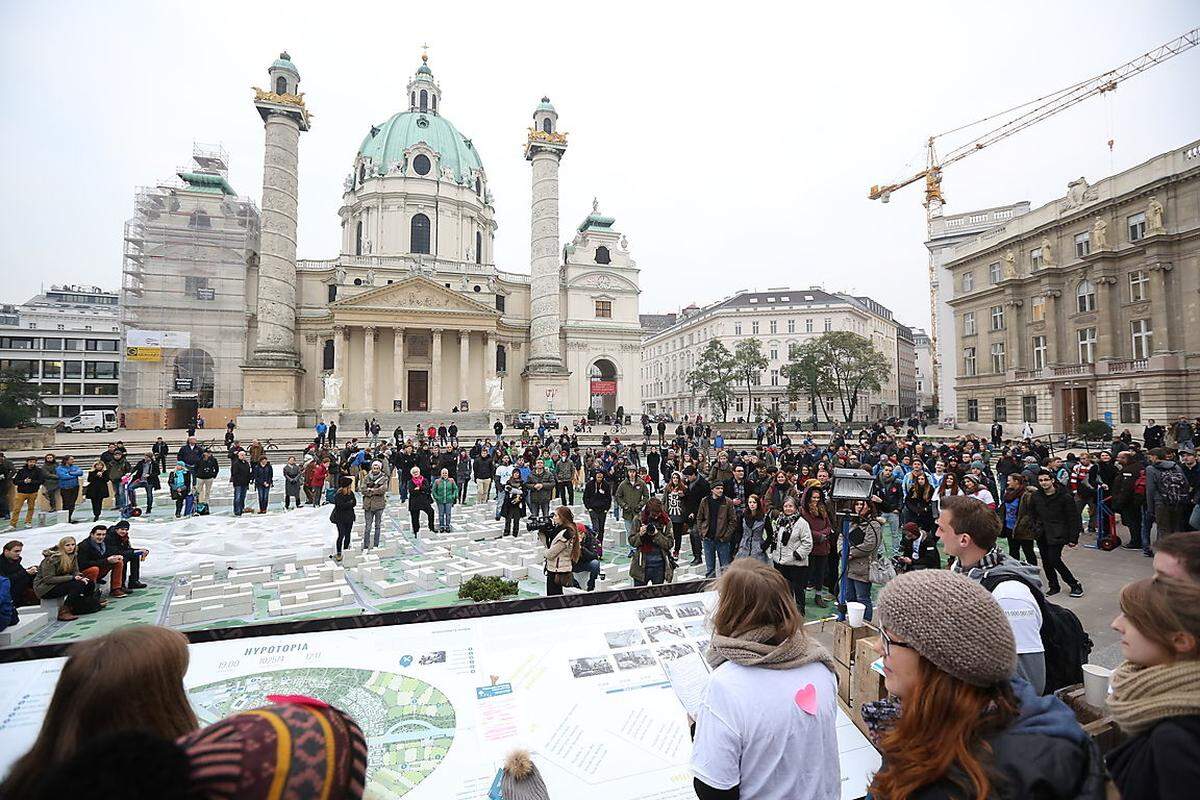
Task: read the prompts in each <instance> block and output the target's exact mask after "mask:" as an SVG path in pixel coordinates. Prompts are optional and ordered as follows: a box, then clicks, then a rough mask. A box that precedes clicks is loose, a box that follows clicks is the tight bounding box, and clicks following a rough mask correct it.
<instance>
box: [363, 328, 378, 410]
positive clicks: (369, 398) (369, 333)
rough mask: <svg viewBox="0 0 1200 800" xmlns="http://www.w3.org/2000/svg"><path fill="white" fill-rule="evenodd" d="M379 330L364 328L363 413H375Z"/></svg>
mask: <svg viewBox="0 0 1200 800" xmlns="http://www.w3.org/2000/svg"><path fill="white" fill-rule="evenodd" d="M378 338H379V330H378V329H377V328H376V327H375V326H374V325H368V326H366V327H365V328H363V411H366V412H368V413H374V411H375V340H376V339H378Z"/></svg>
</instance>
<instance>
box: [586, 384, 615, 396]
mask: <svg viewBox="0 0 1200 800" xmlns="http://www.w3.org/2000/svg"><path fill="white" fill-rule="evenodd" d="M616 393H617V382H616V381H592V396H593V397H595V396H596V395H605V394H614V395H615V394H616Z"/></svg>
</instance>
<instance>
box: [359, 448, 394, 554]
mask: <svg viewBox="0 0 1200 800" xmlns="http://www.w3.org/2000/svg"><path fill="white" fill-rule="evenodd" d="M387 488H388V475H387V473H386V472H384V471H383V462H381V461H379V460H378V459H376V460H375V461H372V462H371V468H370V469H369V470H368V471H367V474H366V475H364V476H363V478H362V496H363V503H362V507H363V548H362V549H363V550H367V549H369V548H371V547H379V529H380V526H381V525H382V524H383V509H384V508H386V507H387ZM372 527H374V528H375V538H374V539H372V538H371V528H372Z"/></svg>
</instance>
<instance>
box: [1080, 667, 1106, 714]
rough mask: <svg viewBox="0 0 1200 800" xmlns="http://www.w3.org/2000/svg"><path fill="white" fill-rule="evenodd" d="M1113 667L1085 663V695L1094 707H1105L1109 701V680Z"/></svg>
mask: <svg viewBox="0 0 1200 800" xmlns="http://www.w3.org/2000/svg"><path fill="white" fill-rule="evenodd" d="M1111 675H1112V670H1111V669H1105V668H1104V667H1101V666H1099V665H1097V664H1084V665H1083V696H1084V698H1085V699H1086V700H1087V704H1088V705H1089V706H1092V707H1093V708H1104V705H1105V703H1107V702H1108V680H1109V677H1110V676H1111Z"/></svg>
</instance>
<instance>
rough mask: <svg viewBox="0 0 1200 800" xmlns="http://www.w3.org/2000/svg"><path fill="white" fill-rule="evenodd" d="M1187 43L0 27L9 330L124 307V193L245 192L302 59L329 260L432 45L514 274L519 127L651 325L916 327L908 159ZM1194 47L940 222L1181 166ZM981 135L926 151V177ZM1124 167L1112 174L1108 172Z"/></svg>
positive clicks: (1015, 33)
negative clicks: (541, 137) (611, 228)
mask: <svg viewBox="0 0 1200 800" xmlns="http://www.w3.org/2000/svg"><path fill="white" fill-rule="evenodd" d="M1197 25H1200V6H1198V5H1197V4H1196V2H1195V0H1178V1H1177V2H1167V1H1166V0H1160V1H1157V2H1144V3H1138V4H1130V3H1128V2H1111V1H1110V0H1087V1H1086V2H1078V1H1077V0H1061V1H1060V2H1053V3H1047V2H1045V1H1044V0H1040V2H1026V1H1025V0H1014V2H1007V3H1004V4H995V3H962V2H923V3H920V4H917V3H881V2H880V3H876V2H859V3H842V4H816V3H786V4H785V3H778V2H770V3H760V2H752V1H751V0H746V1H745V2H741V3H738V4H735V5H730V4H726V3H720V4H716V3H713V4H709V3H703V2H692V3H678V2H669V3H668V2H660V3H646V2H640V3H632V2H629V3H627V2H621V1H620V0H610V2H605V3H601V4H596V3H586V4H585V3H561V4H557V5H555V6H553V7H552V6H548V5H545V4H537V3H534V4H530V3H514V2H507V1H506V0H493V2H488V3H475V2H469V1H467V0H460V1H459V2H456V3H453V4H447V3H439V4H424V5H413V4H407V3H373V2H366V1H365V0H362V1H360V2H356V3H347V4H330V3H307V2H293V3H286V4H285V3H256V2H246V1H245V0H242V2H236V3H235V2H224V0H206V1H205V2H202V3H196V2H187V3H180V2H173V0H159V2H146V3H143V2H121V0H114V2H112V3H96V2H67V1H65V0H60V1H58V2H53V3H49V2H34V1H33V0H26V1H24V2H16V1H15V0H0V108H3V113H2V114H0V275H3V276H4V280H3V284H2V291H0V302H5V303H20V302H24V301H25V300H27V299H29V297H31V296H33V295H34V294H36V293H37V292H38V291H39V290H40V288H41V287H42V286H43V285H49V284H50V283H79V284H96V285H99V286H102V287H107V288H112V289H115V288H116V287H118V286H119V284H120V264H121V257H120V253H121V235H122V224H123V222H124V220H125V219H127V218H128V217H129V216H131V214H132V210H133V198H134V192H135V190H136V188H137V187H139V186H143V185H153V184H155V183H157V182H158V181H160V180H162V179H164V178H169V177H171V176H173V174H174V173H175V171H176V170H177V169H178V168H180V167H182V166H185V165H186V164H188V163H189V160H190V157H191V152H192V144H193V142H202V143H219V144H220V145H221V146H223V147H224V148H225V149H226V150H227V151H228V152H229V154H230V161H231V174H230V179H231V182H232V184H233V185H234V188H235V189H236V190H237V191H238V193H239V194H242V195H245V196H249V197H251V198H253V199H255V200H256V201H258V200H259V199H260V198H261V191H262V123H261V121H260V119H259V116H258V114H257V112H256V111H255V110H254V107H253V104H252V95H253V92H252V89H251V86H253V85H257V86H264V87H265V86H267V76H266V67H267V66H268V65H269V64H270V63H271V61H272V60H274V58H275V57H276V55H277V54H278V53H279V51H280V50H283V49H286V50H288V51H289V53H290V54H291V56H292V58H293V60H294V62H295V63H296V65H297V66H298V68H299V70H300V74H301V90H302V91H304V92H305V94H306V98H305V99H306V101H307V104H308V107H309V109H310V110H311V111H312V112H313V114H314V115H315V116H314V119H313V126H312V130H311V131H309V132H307V133H305V134H303V136H302V138H301V149H300V219H299V226H300V227H299V255H300V257H301V258H330V257H333V256H335V255H336V254H337V250H338V247H339V243H340V235H339V221H338V217H337V209H338V206H339V205H340V202H341V192H342V181H343V179H344V177H345V175H346V174H347V173H348V172H349V170H350V168H351V162H352V161H353V158H354V156H355V154H356V152H357V148H358V145H359V143H360V142H361V141H362V138H363V136H364V135H365V134H366V132H367V130H368V128H369V127H370V125H372V124H375V123H379V122H381V121H384V120H386V119H387V118H388V117H389V116H391V115H392V114H393V113H396V112H397V111H401V110H404V108H405V107H406V103H405V98H404V94H405V91H404V87H405V85H406V83H407V82H408V79H409V77H410V76H411V74H412V72H413V70H414V69H415V68H416V67H417V66H418V64H419V63H420V54H421V46H422V44H424V43H428V45H429V50H428V52H429V64H430V67H431V68H432V69H433V71H434V75H435V77H436V78H437V80H438V82H439V83H440V85H441V88H442V92H443V98H442V111H443V113H444V115H445V116H446V117H447V118H448V119H449V120H450V121H451V122H453V123H454V125H455V126H456V127H457V128H458V129H459V130H460V131H461V132H462V133H463V134H464V135H465V136H467V137H470V138H471V139H473V140H474V143H475V146H476V148H477V150H478V152H479V153H480V154H481V156H482V158H483V164H484V168H485V170H486V172H487V175H488V177H489V182H490V185H491V188H492V191H493V193H494V195H495V207H496V216H497V220H498V221H499V230H498V231H497V234H496V236H497V239H496V261H497V264H498V266H499V267H500V268H501V269H504V270H506V271H510V272H525V273H527V272H528V271H529V195H530V175H529V165H528V164H527V163H526V162H525V161H524V159H523V156H522V146H523V141H524V138H525V133H526V130H527V128H528V126H529V125H530V117H531V114H532V112H533V109H534V107H535V106H536V105H537V102H538V100H539V99H540V97H541V96H542V95H544V94H545V95H549V96H550V98H551V99H552V101H553V102H554V105H555V107H556V108H557V110H558V112H559V117H560V118H559V126H560V129H561V130H564V131H566V132H568V134H569V137H570V138H569V141H570V145H569V149H568V151H567V154H566V156H565V158H564V161H563V164H562V169H561V174H560V177H561V193H562V194H561V204H560V208H561V213H562V236H563V239H564V242H565V241H566V240H568V239H569V238H570V235H571V234H572V233H573V230H574V228H575V226H576V225H577V224H578V223H579V222H580V221H581V220H582V219H583V217H584V216H586V215H587V213H588V212H589V211H590V209H591V202H592V198H593V197H596V198H598V200H599V203H600V209H601V211H602V212H604V213H605V214H608V215H611V216H613V217H615V218H616V228H617V229H619V230H620V231H622V232H623V233H625V234H626V235H627V236H628V238H629V241H630V247H631V253H632V255H633V257H634V258H635V259H636V261H637V264H638V266H639V267H640V270H641V272H640V281H641V287H642V296H641V311H642V312H643V313H657V312H667V311H674V310H678V309H679V308H681V307H683V306H686V305H688V304H689V303H692V302H695V303H698V304H704V303H707V302H712V301H714V300H717V299H720V298H722V297H724V296H727V295H729V294H731V293H732V292H734V291H736V290H738V289H766V288H768V287H779V286H788V287H807V286H815V285H820V286H822V287H824V288H825V289H827V290H833V291H853V292H855V293H860V294H868V295H870V296H872V297H874V298H875V299H876V300H878V301H879V302H881V303H883V304H884V305H886V306H888V307H889V308H891V309H892V310H893V311H894V312H895V314H896V316H897V318H898V319H899V320H900V321H901V322H904V323H906V324H909V325H913V326H915V327H925V328H927V327H928V319H929V306H928V287H927V283H926V280H927V272H926V264H927V252H926V250H925V248H924V244H923V242H924V238H925V236H924V234H925V220H924V210H923V208H922V206H921V200H922V193H921V190H920V187H919V186H917V185H915V186H912V187H909V188H908V189H906V190H903V191H900V192H897V193H896V194H894V195H893V196H892V198H891V202H890V203H888V204H886V205H885V204H881V203H879V202H875V201H871V200H869V199H868V198H867V192H868V189H869V187H870V186H871V185H872V184H877V183H878V184H882V183H891V182H894V181H896V180H898V179H900V178H902V177H907V176H908V175H910V174H912V173H914V172H915V171H917V170H919V169H921V168H923V167H924V163H925V162H924V159H925V154H924V145H925V141H926V139H927V138H928V137H929V136H930V135H932V134H937V133H939V132H941V131H946V130H950V129H953V128H956V127H958V126H959V125H962V124H964V123H966V122H970V121H973V120H976V119H979V118H982V117H986V116H989V115H991V114H994V113H996V112H998V111H1002V110H1003V109H1006V108H1009V107H1011V106H1014V105H1017V104H1019V103H1023V102H1025V101H1027V100H1031V99H1033V98H1036V97H1039V96H1042V95H1045V94H1047V93H1049V92H1052V91H1054V90H1057V89H1059V88H1062V87H1064V86H1067V85H1070V84H1073V83H1075V82H1077V81H1079V80H1082V79H1084V78H1087V77H1090V76H1092V75H1095V74H1099V73H1101V72H1104V71H1105V70H1107V69H1109V68H1111V67H1114V66H1117V65H1118V64H1121V63H1124V62H1125V61H1128V60H1130V59H1131V58H1133V57H1135V56H1137V55H1139V54H1140V53H1142V52H1144V51H1147V50H1150V49H1152V48H1154V47H1157V46H1158V45H1160V44H1163V43H1165V42H1167V41H1169V40H1171V39H1173V38H1175V37H1177V36H1179V35H1181V34H1182V33H1184V32H1185V31H1187V30H1189V29H1191V28H1193V27H1195V26H1197ZM1198 77H1200V47H1198V48H1194V49H1193V50H1191V51H1189V52H1187V53H1185V54H1183V55H1180V56H1178V57H1176V58H1175V59H1173V60H1171V61H1169V62H1167V63H1164V64H1162V65H1160V66H1157V67H1156V68H1154V69H1152V70H1150V71H1149V72H1147V73H1145V74H1143V75H1140V76H1138V77H1135V78H1132V79H1130V80H1129V81H1127V82H1125V83H1124V84H1122V85H1121V87H1120V88H1119V89H1118V90H1117V91H1116V92H1113V93H1110V94H1108V95H1106V96H1104V97H1098V98H1093V99H1091V100H1089V101H1087V102H1085V103H1082V104H1080V105H1078V106H1076V107H1074V108H1072V109H1070V110H1068V111H1066V112H1063V113H1061V114H1059V115H1057V116H1055V117H1053V118H1051V119H1049V120H1046V121H1044V122H1042V123H1040V124H1039V125H1037V126H1034V127H1032V128H1030V129H1028V130H1025V131H1023V132H1021V133H1020V134H1018V135H1016V136H1014V137H1012V138H1010V139H1007V140H1005V141H1003V142H1001V143H998V144H996V145H995V146H993V147H991V148H988V149H986V150H984V151H981V152H979V153H977V154H975V155H973V156H971V157H970V158H967V159H964V160H963V161H961V162H959V163H957V164H954V165H952V166H950V167H948V168H947V170H946V174H945V178H944V181H943V191H944V194H945V196H946V200H947V205H946V209H945V211H946V213H947V214H951V213H960V212H963V211H968V210H970V209H972V208H981V207H988V206H994V205H1000V204H1006V203H1011V202H1015V201H1018V200H1029V201H1030V202H1032V203H1033V205H1034V207H1037V206H1038V205H1041V204H1043V203H1045V202H1048V201H1049V200H1051V199H1053V198H1056V197H1059V196H1061V195H1063V194H1064V193H1065V191H1066V185H1067V182H1068V181H1071V180H1074V179H1075V178H1077V177H1079V176H1085V177H1086V178H1087V179H1088V180H1089V181H1091V182H1095V181H1096V180H1098V179H1099V178H1101V177H1103V176H1105V175H1108V174H1111V173H1112V172H1114V171H1120V170H1122V169H1126V168H1128V167H1130V166H1133V165H1135V164H1138V163H1141V162H1142V161H1144V160H1146V159H1148V158H1150V157H1152V156H1154V155H1156V154H1158V153H1161V152H1164V151H1166V150H1170V149H1173V148H1176V147H1179V146H1181V145H1183V144H1185V143H1187V142H1190V141H1192V140H1195V139H1198V138H1200V103H1197V102H1196V91H1197V90H1196V86H1197V84H1198V81H1197V78H1198ZM983 130H984V128H978V129H972V130H970V131H967V132H965V133H964V134H958V135H955V136H952V137H948V138H946V139H944V140H941V143H940V145H939V147H940V148H941V149H943V150H946V149H949V148H950V147H952V146H954V145H956V144H959V143H961V142H963V141H966V140H968V139H970V138H971V137H972V136H974V135H976V134H977V133H980V132H982V131H983ZM1109 139H1113V140H1114V147H1113V149H1112V151H1111V152H1110V150H1109V147H1108V145H1107V141H1108V140H1109Z"/></svg>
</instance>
